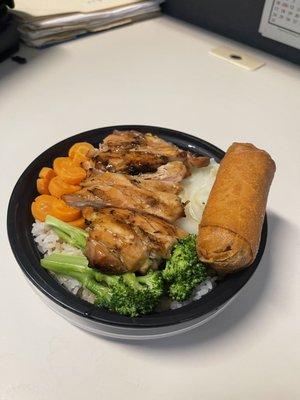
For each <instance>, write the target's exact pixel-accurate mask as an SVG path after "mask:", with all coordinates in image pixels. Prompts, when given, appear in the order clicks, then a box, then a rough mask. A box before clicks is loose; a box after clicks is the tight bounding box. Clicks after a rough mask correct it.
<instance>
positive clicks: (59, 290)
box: [7, 125, 267, 329]
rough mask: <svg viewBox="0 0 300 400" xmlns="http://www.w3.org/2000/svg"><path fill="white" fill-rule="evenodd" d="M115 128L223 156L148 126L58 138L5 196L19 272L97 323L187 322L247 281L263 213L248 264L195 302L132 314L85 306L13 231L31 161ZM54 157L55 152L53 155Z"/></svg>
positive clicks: (144, 325)
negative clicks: (146, 313)
mask: <svg viewBox="0 0 300 400" xmlns="http://www.w3.org/2000/svg"><path fill="white" fill-rule="evenodd" d="M114 129H117V130H129V129H133V130H137V131H140V132H144V133H145V132H152V133H154V134H157V135H159V136H161V137H162V138H164V139H166V140H169V141H173V142H174V143H177V144H178V145H179V146H182V147H186V148H190V149H192V150H193V149H194V150H196V152H197V147H198V152H199V154H200V153H201V154H207V155H210V156H211V157H213V158H215V159H216V160H217V161H220V160H221V159H222V157H223V156H224V154H225V153H224V152H223V151H222V150H220V149H219V148H218V147H216V146H214V145H212V144H211V143H209V142H207V141H205V140H203V139H200V138H197V137H195V136H192V135H188V134H186V133H183V132H179V131H176V130H173V129H168V128H161V127H157V126H149V125H116V126H109V127H103V128H96V129H92V130H89V131H85V132H82V133H79V134H76V135H73V136H70V137H68V138H66V139H64V140H62V141H60V142H57V143H56V144H54V145H53V146H51V147H49V148H48V149H47V150H45V151H44V152H43V153H41V154H40V155H39V156H37V157H36V158H35V159H34V160H33V161H32V162H31V163H30V165H29V166H28V167H27V168H26V169H25V171H24V172H23V173H22V174H21V176H20V178H19V179H18V181H17V183H16V185H15V187H14V189H13V191H12V194H11V197H10V201H9V206H8V212H7V231H8V237H9V242H10V245H11V248H12V251H13V254H14V256H15V258H16V260H17V262H18V264H19V266H20V267H21V269H22V271H23V272H24V273H25V275H26V276H27V278H28V279H29V281H30V282H31V283H32V284H33V285H34V286H35V287H36V288H37V289H38V290H39V291H41V292H42V293H43V294H44V295H45V296H46V297H48V298H49V299H50V300H52V301H53V302H54V303H56V304H57V305H59V306H61V307H63V308H64V309H66V310H68V311H69V312H71V313H73V314H76V315H78V316H81V317H83V318H86V319H88V320H92V321H94V322H98V323H102V324H107V325H112V326H118V327H124V328H125V327H126V328H139V329H142V328H157V327H164V326H170V325H175V324H180V323H183V322H187V321H191V320H193V319H196V318H199V317H201V316H204V315H207V314H209V313H211V312H213V311H215V310H217V309H219V308H220V307H221V306H222V305H224V304H225V303H226V302H228V301H229V300H230V299H231V298H233V297H234V296H235V295H236V294H237V293H238V292H239V291H240V290H241V289H242V288H243V286H244V285H245V284H246V283H247V282H248V281H249V279H250V278H251V277H252V275H253V273H254V272H255V270H256V268H257V266H258V264H259V262H260V260H261V257H262V255H263V252H264V249H265V245H266V240H267V217H266V216H265V220H264V224H263V229H262V234H261V241H260V246H259V251H258V254H257V256H256V259H255V260H254V262H253V264H252V266H251V267H249V268H247V269H244V270H242V271H240V272H238V273H236V274H234V275H231V276H228V277H227V278H225V280H224V281H222V282H220V283H219V284H218V285H217V286H216V288H214V290H213V291H211V292H209V293H208V294H207V295H205V296H204V297H202V298H201V299H200V300H197V301H194V302H192V303H190V304H189V305H187V306H184V307H181V308H179V309H176V310H168V311H162V312H160V313H153V314H150V315H146V316H142V317H134V318H132V317H127V316H122V315H119V314H116V313H111V312H108V311H105V310H102V309H100V308H98V307H96V306H94V305H92V304H89V303H87V302H85V301H84V300H81V299H80V298H78V297H76V296H74V295H72V294H71V293H70V292H68V291H67V290H66V289H64V288H63V287H62V286H61V285H60V284H59V283H58V282H56V280H55V279H54V278H53V277H51V275H49V274H48V273H47V272H46V271H44V270H43V269H42V268H41V267H40V265H39V263H38V262H36V263H34V262H33V260H32V259H28V258H27V256H26V251H28V249H26V247H25V250H23V248H22V245H21V242H20V241H22V240H23V239H24V238H23V236H20V235H17V234H16V232H17V230H16V229H17V227H18V225H17V224H18V214H16V207H15V205H16V204H17V203H18V199H20V196H21V193H20V186H21V185H22V184H23V185H24V182H25V181H26V179H27V177H28V176H29V175H30V174H31V171H32V169H33V168H34V167H35V165H36V164H38V163H39V162H41V161H42V160H43V159H44V158H45V157H47V155H48V154H49V153H51V152H53V151H54V152H55V151H56V148H66V147H67V146H68V147H69V145H70V144H73V143H75V142H76V141H78V140H85V141H89V140H90V141H91V140H92V139H91V138H93V137H94V135H95V134H96V135H99V136H100V137H99V136H98V141H100V140H102V139H103V137H104V136H106V135H107V134H109V133H111V132H112V131H113V130H114ZM199 148H200V149H201V152H200V151H199ZM60 154H61V153H60ZM57 155H58V154H56V156H57ZM17 208H18V207H17ZM17 211H18V210H17ZM18 212H19V211H18ZM19 213H20V212H19ZM30 236H31V234H30ZM31 243H32V244H33V246H35V249H33V250H32V251H34V253H35V255H36V256H37V257H38V254H39V253H38V250H37V248H36V245H35V244H34V242H33V239H32V238H31ZM34 264H35V265H34ZM45 274H46V275H45Z"/></svg>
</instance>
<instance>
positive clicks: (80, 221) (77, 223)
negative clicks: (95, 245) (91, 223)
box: [69, 217, 85, 229]
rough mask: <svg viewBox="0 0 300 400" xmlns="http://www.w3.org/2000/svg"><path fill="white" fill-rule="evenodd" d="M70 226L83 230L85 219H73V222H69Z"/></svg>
mask: <svg viewBox="0 0 300 400" xmlns="http://www.w3.org/2000/svg"><path fill="white" fill-rule="evenodd" d="M69 224H70V225H73V226H76V228H82V229H84V228H85V219H84V218H83V217H81V218H78V219H75V220H74V221H71V222H69Z"/></svg>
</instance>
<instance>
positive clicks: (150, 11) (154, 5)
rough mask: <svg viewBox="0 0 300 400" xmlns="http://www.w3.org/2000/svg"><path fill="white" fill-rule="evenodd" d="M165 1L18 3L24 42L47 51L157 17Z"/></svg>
mask: <svg viewBox="0 0 300 400" xmlns="http://www.w3.org/2000/svg"><path fill="white" fill-rule="evenodd" d="M162 2H163V0H148V1H138V0H136V1H134V0H51V1H49V0H15V9H14V10H13V13H14V14H15V15H16V18H17V20H18V23H19V31H20V34H21V39H22V40H23V41H24V42H25V43H26V44H27V45H29V46H33V47H43V46H47V45H50V44H54V43H59V42H63V41H66V40H70V39H74V38H76V37H78V36H80V35H83V34H86V33H89V32H98V31H101V30H105V29H109V28H113V27H116V26H120V25H124V24H128V23H131V22H135V21H139V20H141V19H145V18H150V17H152V16H155V15H157V14H158V13H159V11H160V3H162Z"/></svg>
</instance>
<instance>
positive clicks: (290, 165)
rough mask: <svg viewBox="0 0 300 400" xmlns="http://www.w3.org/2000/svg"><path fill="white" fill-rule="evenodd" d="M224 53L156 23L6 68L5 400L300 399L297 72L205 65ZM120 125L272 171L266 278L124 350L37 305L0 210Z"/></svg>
mask: <svg viewBox="0 0 300 400" xmlns="http://www.w3.org/2000/svg"><path fill="white" fill-rule="evenodd" d="M221 44H232V43H230V41H228V40H226V39H223V38H221V37H218V36H216V35H213V34H211V33H207V32H205V31H202V30H200V29H196V28H192V27H188V26H185V25H183V24H180V23H178V22H174V21H172V20H169V19H167V18H158V19H155V20H151V21H147V22H142V23H139V24H136V25H132V26H128V27H124V28H122V29H117V30H113V31H109V32H105V33H102V34H97V35H94V36H90V37H85V38H83V39H80V40H76V41H73V42H69V43H65V44H62V45H59V46H56V47H52V48H49V49H46V50H43V51H36V50H32V49H28V48H27V49H26V48H23V49H21V52H20V55H23V56H26V57H27V59H28V63H27V64H26V65H18V64H15V63H13V62H12V61H10V60H7V61H6V62H4V63H2V64H0V121H1V125H0V135H1V145H0V152H1V157H0V160H1V174H0V176H1V190H0V197H1V226H2V230H1V260H2V262H1V274H0V298H1V303H0V304H1V305H0V320H1V325H0V399H1V400H53V399H72V400H79V399H88V398H96V399H102V400H115V399H116V400H117V399H120V398H122V399H130V400H137V399H143V400H153V399H161V400H165V399H166V400H182V399H185V398H186V399H190V400H198V399H201V400H215V399H222V400H223V399H225V400H227V399H228V400H235V399H236V400H240V399H243V400H248V399H249V400H250V399H251V400H252V399H255V400H258V399H259V400H260V399H261V400H266V399H272V400H277V399H280V400H281V399H283V398H284V399H289V400H294V399H295V400H296V399H299V398H300V385H299V367H300V364H299V359H300V354H299V348H300V347H299V333H300V332H299V328H300V324H299V306H300V304H299V298H300V290H299V281H298V280H297V278H298V279H299V258H298V257H299V256H300V254H299V233H300V232H299V214H300V213H299V211H300V210H299V194H300V193H299V173H300V169H299V166H300V165H299V145H300V120H299V109H300V82H299V69H298V68H297V67H296V66H295V65H292V64H290V63H287V62H285V61H282V60H279V59H276V58H273V57H271V56H269V55H267V54H264V53H261V52H258V51H255V50H253V49H249V48H248V49H247V51H248V52H249V53H250V54H254V55H256V56H258V57H260V58H261V59H263V60H264V61H265V62H266V65H265V66H264V67H263V68H261V69H259V70H257V71H255V72H247V71H245V70H242V69H241V68H239V67H236V66H234V65H232V64H230V63H227V62H225V61H222V60H220V59H217V58H215V57H213V56H211V55H209V54H208V52H209V50H210V49H211V48H213V47H216V46H218V45H221ZM234 45H235V47H236V48H240V49H245V47H244V46H242V45H239V44H236V43H234ZM115 124H148V125H157V126H163V127H170V128H174V129H177V130H181V131H183V132H188V133H191V134H193V135H196V136H199V137H202V138H204V139H205V140H208V141H209V142H211V143H214V144H216V145H217V146H219V147H221V148H222V149H226V148H227V147H228V146H229V144H230V143H231V142H233V141H247V142H253V143H254V144H256V145H257V146H259V147H262V148H264V149H266V150H268V151H269V152H270V154H271V155H272V156H273V157H274V159H275V160H276V163H277V169H278V170H277V173H276V177H275V180H274V183H273V186H272V189H271V193H270V198H269V203H268V211H269V237H268V244H267V248H266V251H265V255H264V257H263V260H262V262H261V265H260V267H259V269H258V270H257V272H256V273H255V275H254V277H253V279H252V280H251V281H250V282H249V284H248V285H247V286H246V287H245V289H244V290H243V291H242V292H241V293H240V295H239V296H238V298H237V299H236V300H235V301H234V302H233V303H232V304H231V305H230V306H228V308H227V309H226V310H225V311H224V312H223V314H220V315H219V316H217V317H216V318H215V319H214V320H212V321H211V322H209V323H208V324H207V325H205V326H202V327H200V328H198V329H196V330H195V331H192V332H191V333H189V334H185V335H182V336H178V337H174V338H170V339H165V340H158V341H152V342H140V343H136V342H134V343H129V342H120V341H112V340H107V339H102V338H99V337H96V336H93V335H90V334H88V333H85V332H83V331H81V330H79V329H78V328H75V327H73V326H72V325H70V324H69V323H67V322H66V321H65V320H63V319H62V318H61V317H59V316H57V315H56V314H54V313H53V312H52V311H51V310H50V309H48V308H47V307H46V306H45V305H44V304H43V303H42V302H41V301H40V299H39V298H38V297H37V295H36V294H35V293H34V292H33V291H32V289H31V288H30V287H29V285H28V283H27V281H26V280H25V279H24V277H23V275H22V273H21V270H20V269H19V267H18V265H17V263H16V261H15V259H14V257H13V255H12V253H11V250H10V247H9V244H8V240H7V237H6V231H5V224H6V222H5V219H6V209H7V202H8V199H9V195H10V193H11V190H12V188H13V185H14V184H15V182H16V180H17V178H18V176H19V175H20V173H21V172H22V171H23V170H24V169H25V167H26V166H27V165H28V164H29V163H30V161H32V159H33V158H34V157H36V156H37V155H38V154H40V153H41V152H42V151H43V150H45V149H46V148H47V147H49V146H50V145H52V144H54V143H55V142H57V141H59V140H61V139H63V138H66V137H68V136H70V135H72V134H75V133H78V132H81V131H85V130H88V129H92V128H96V127H101V126H109V125H115ZM297 369H298V371H297Z"/></svg>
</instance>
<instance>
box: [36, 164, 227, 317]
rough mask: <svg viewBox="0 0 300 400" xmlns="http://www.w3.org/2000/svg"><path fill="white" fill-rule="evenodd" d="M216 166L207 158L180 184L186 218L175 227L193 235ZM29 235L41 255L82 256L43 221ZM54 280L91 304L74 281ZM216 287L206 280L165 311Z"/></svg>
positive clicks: (91, 296)
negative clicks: (187, 296) (207, 160)
mask: <svg viewBox="0 0 300 400" xmlns="http://www.w3.org/2000/svg"><path fill="white" fill-rule="evenodd" d="M218 167H219V165H218V164H217V163H216V162H215V161H214V160H213V159H211V161H210V164H209V165H208V166H207V167H204V168H200V169H198V170H195V171H193V174H192V175H191V176H190V177H189V178H187V179H185V180H184V181H183V182H182V186H183V191H182V193H181V198H182V200H183V201H187V200H188V201H189V202H188V204H187V206H186V208H185V211H186V218H181V219H180V220H178V221H177V225H179V226H181V227H182V228H183V229H186V230H187V231H188V232H191V233H196V232H197V229H198V224H199V222H200V219H201V216H202V212H203V210H204V206H205V204H206V202H207V199H208V196H209V193H210V190H211V188H212V185H213V183H214V181H215V178H216V174H217V171H218ZM31 232H32V235H33V237H34V240H35V242H36V243H37V247H38V249H39V251H40V252H41V253H42V254H45V255H50V254H51V253H53V252H58V253H65V254H72V255H83V253H82V251H81V250H79V249H77V248H76V247H73V246H71V245H69V244H68V243H64V242H63V241H62V240H61V239H59V237H58V236H57V235H56V233H55V232H54V231H53V230H52V229H51V228H49V226H47V224H45V223H44V222H40V221H36V222H34V223H33V225H32V231H31ZM51 274H52V275H53V276H54V277H55V279H56V280H57V281H58V282H59V283H60V284H61V285H62V286H64V287H65V288H66V289H67V290H69V291H70V292H71V293H73V294H74V295H76V296H78V297H80V298H82V299H83V300H86V301H88V302H89V303H94V301H95V296H94V294H93V293H91V292H90V291H89V290H87V289H85V288H83V287H82V285H81V283H79V282H78V281H77V280H76V279H73V278H70V277H67V276H62V275H58V274H55V273H53V272H52V273H51ZM215 286H216V278H214V277H213V278H207V279H206V280H205V281H204V282H202V283H200V284H199V285H198V286H197V287H196V288H195V289H194V291H193V293H192V295H191V296H190V298H189V299H188V300H186V301H184V302H182V303H179V302H177V301H172V302H171V303H170V306H169V308H170V309H171V310H175V309H176V308H180V307H183V306H185V305H187V304H189V303H191V302H192V301H195V300H199V299H201V297H202V296H205V295H206V294H207V293H208V292H210V291H211V290H212V289H213V288H214V287H215Z"/></svg>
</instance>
